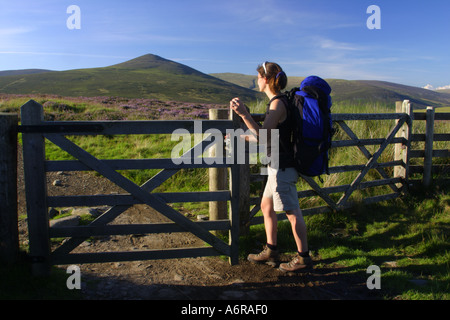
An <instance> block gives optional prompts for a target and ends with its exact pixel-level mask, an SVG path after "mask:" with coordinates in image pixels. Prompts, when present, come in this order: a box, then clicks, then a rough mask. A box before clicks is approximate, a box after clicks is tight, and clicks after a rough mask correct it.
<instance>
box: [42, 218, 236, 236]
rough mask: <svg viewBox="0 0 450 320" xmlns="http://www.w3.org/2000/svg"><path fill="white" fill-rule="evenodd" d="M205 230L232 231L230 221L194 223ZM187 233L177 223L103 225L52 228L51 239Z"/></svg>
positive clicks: (50, 231)
mask: <svg viewBox="0 0 450 320" xmlns="http://www.w3.org/2000/svg"><path fill="white" fill-rule="evenodd" d="M194 223H195V224H197V225H199V226H201V227H202V228H203V229H205V230H230V221H229V220H214V221H200V222H194ZM174 232H186V230H185V229H183V228H182V227H180V226H179V225H177V224H175V223H160V224H130V225H101V226H91V225H88V226H76V227H53V228H50V230H49V234H50V237H51V238H60V237H92V236H111V235H129V234H153V233H174Z"/></svg>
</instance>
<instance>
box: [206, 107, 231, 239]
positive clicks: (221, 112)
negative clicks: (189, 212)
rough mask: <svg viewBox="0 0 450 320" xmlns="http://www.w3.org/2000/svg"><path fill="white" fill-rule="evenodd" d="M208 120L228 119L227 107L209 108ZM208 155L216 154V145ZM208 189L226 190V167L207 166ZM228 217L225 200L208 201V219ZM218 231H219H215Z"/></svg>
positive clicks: (213, 155)
mask: <svg viewBox="0 0 450 320" xmlns="http://www.w3.org/2000/svg"><path fill="white" fill-rule="evenodd" d="M209 119H210V120H224V119H228V109H209ZM216 145H217V144H216ZM209 155H210V157H215V156H216V147H215V146H214V147H212V148H211V149H210V154H209ZM208 171H209V191H219V190H227V188H228V184H227V182H228V181H227V168H209V170H208ZM227 218H228V213H227V202H226V201H210V202H209V219H210V220H225V219H227ZM216 233H219V232H216Z"/></svg>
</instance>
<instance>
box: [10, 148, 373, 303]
mask: <svg viewBox="0 0 450 320" xmlns="http://www.w3.org/2000/svg"><path fill="white" fill-rule="evenodd" d="M19 159H20V155H19ZM20 163H21V162H20ZM47 179H48V194H49V195H50V196H52V195H69V194H70V195H89V194H110V193H117V192H119V193H120V192H121V190H120V188H118V187H117V186H115V185H113V184H112V183H110V182H109V181H108V180H106V179H104V178H103V177H98V176H94V175H93V174H90V173H84V172H67V173H63V174H57V173H49V174H48V175H47ZM55 180H60V182H61V185H60V186H54V185H53V182H54V181H55ZM18 181H19V188H18V189H19V215H24V214H26V208H25V195H24V187H23V184H24V183H23V172H22V170H19V173H18ZM160 221H168V220H167V218H165V217H163V216H162V215H160V214H159V213H157V212H155V211H154V210H153V209H151V208H149V207H148V206H145V205H136V206H133V207H132V208H130V209H129V210H127V211H125V212H124V213H123V214H121V215H120V216H119V217H118V218H116V219H115V220H114V223H117V224H120V223H154V222H160ZM19 224H20V226H19V230H20V240H21V241H27V239H28V238H27V227H26V220H20V222H19ZM202 245H203V243H202V241H201V240H199V239H198V238H196V237H195V236H193V235H191V234H189V233H175V234H157V235H129V236H109V237H98V238H95V239H94V240H92V241H90V242H84V243H83V244H81V245H80V246H79V247H77V248H76V249H75V250H74V252H96V251H97V252H100V251H116V250H118V251H124V250H146V249H165V248H177V247H189V246H193V247H195V246H197V247H198V246H202ZM289 258H290V257H289V256H283V259H284V260H286V261H287V260H289ZM61 268H66V266H61ZM80 269H81V275H82V294H83V297H84V298H85V299H149V300H158V299H169V300H204V299H207V300H274V299H275V300H293V299H295V300H299V299H308V300H311V299H314V300H315V299H327V300H328V299H351V300H355V299H374V298H376V296H375V295H374V294H373V293H372V292H371V291H370V290H368V289H367V287H366V284H365V281H366V279H362V278H360V277H357V276H349V275H342V274H340V272H339V269H338V268H331V269H323V268H320V269H319V268H314V269H312V270H310V271H308V272H303V273H300V274H285V273H282V272H281V271H279V270H278V269H275V268H272V267H270V266H267V265H255V264H251V263H249V262H248V261H240V263H239V265H236V266H230V264H229V263H228V261H225V260H224V259H221V258H219V257H206V258H187V259H169V260H148V261H135V262H113V263H102V264H83V265H81V266H80Z"/></svg>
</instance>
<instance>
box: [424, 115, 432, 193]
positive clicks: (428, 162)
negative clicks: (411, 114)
mask: <svg viewBox="0 0 450 320" xmlns="http://www.w3.org/2000/svg"><path fill="white" fill-rule="evenodd" d="M434 114H435V113H434V108H433V107H427V122H426V128H425V135H426V139H425V152H424V159H423V185H424V187H426V188H427V187H429V186H430V185H431V181H432V179H433V176H432V175H431V167H432V166H433V135H434Z"/></svg>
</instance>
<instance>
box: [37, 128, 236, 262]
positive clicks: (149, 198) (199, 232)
mask: <svg viewBox="0 0 450 320" xmlns="http://www.w3.org/2000/svg"><path fill="white" fill-rule="evenodd" d="M45 136H46V138H47V139H49V140H50V141H51V142H53V143H54V144H56V145H58V146H59V147H60V148H61V149H63V150H64V151H66V152H68V153H69V154H71V155H72V156H74V157H75V158H77V159H79V160H81V161H82V162H83V163H84V164H86V165H87V166H89V167H90V168H92V169H93V170H95V171H97V172H98V173H100V174H102V175H103V176H104V177H105V178H107V179H109V180H110V181H112V182H113V183H115V184H117V185H118V186H119V187H121V188H122V189H124V190H126V191H128V192H130V193H131V194H132V195H133V196H134V197H136V198H138V199H140V200H141V201H142V202H143V203H145V204H147V205H149V206H150V207H152V208H153V209H155V210H156V211H158V212H160V213H161V214H163V215H164V216H166V217H167V218H169V219H170V220H172V221H174V222H175V223H177V224H179V225H180V226H182V227H183V228H185V230H186V231H187V232H191V233H193V234H194V235H195V236H197V237H199V238H200V239H201V240H203V241H205V242H207V243H209V244H211V245H212V246H213V247H214V248H216V249H217V250H219V251H220V252H222V253H223V254H225V255H230V248H229V246H228V245H227V244H225V243H224V242H223V241H222V240H220V239H218V238H217V237H215V236H214V235H212V234H211V233H210V232H208V231H206V230H204V229H203V228H201V227H200V226H198V225H196V224H195V223H193V222H192V221H190V220H189V219H188V218H186V217H185V216H183V215H182V214H180V213H179V212H178V211H176V210H174V209H173V208H171V207H169V206H168V205H167V204H166V203H164V202H163V201H162V200H160V199H159V198H157V197H155V196H154V195H152V194H150V193H148V192H146V191H144V190H143V189H142V188H140V187H139V186H137V185H136V184H135V183H133V182H132V181H130V180H128V179H127V178H125V177H124V176H122V175H121V174H119V173H117V172H116V171H114V170H113V169H112V168H110V167H108V166H106V165H105V164H104V163H102V162H101V161H99V160H98V159H96V158H95V157H93V156H92V155H91V154H89V153H88V152H86V151H85V150H83V149H81V148H80V147H78V146H77V145H75V144H74V143H72V142H71V141H70V140H68V139H66V138H65V137H63V136H60V135H56V134H47V135H45Z"/></svg>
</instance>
